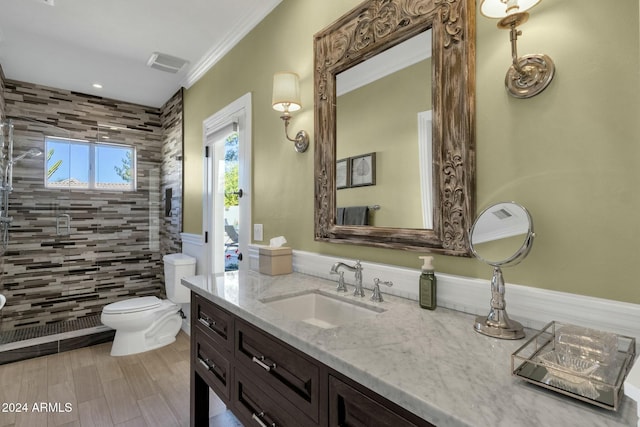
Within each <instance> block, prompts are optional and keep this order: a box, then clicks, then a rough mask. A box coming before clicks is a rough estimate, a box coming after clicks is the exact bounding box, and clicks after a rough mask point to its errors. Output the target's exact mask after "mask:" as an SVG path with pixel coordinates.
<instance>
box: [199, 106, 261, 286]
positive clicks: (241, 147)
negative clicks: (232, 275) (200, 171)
mask: <svg viewBox="0 0 640 427" xmlns="http://www.w3.org/2000/svg"><path fill="white" fill-rule="evenodd" d="M203 125H204V137H203V143H204V154H205V157H204V163H205V164H204V170H205V174H204V175H205V185H204V188H205V200H204V204H203V211H204V212H203V230H204V239H205V246H206V252H207V260H208V262H207V263H206V264H207V265H206V270H207V271H206V272H207V274H216V273H223V272H228V271H238V270H246V269H248V262H247V261H246V260H244V255H243V254H246V253H247V246H248V244H249V230H250V226H249V225H250V224H251V94H250V93H249V94H246V95H244V96H243V97H241V98H239V99H238V100H236V101H234V102H232V103H231V104H229V105H228V106H226V107H225V108H223V109H222V110H220V111H218V112H217V113H216V114H214V115H213V116H211V117H209V118H208V119H206V120H205V121H204V123H203Z"/></svg>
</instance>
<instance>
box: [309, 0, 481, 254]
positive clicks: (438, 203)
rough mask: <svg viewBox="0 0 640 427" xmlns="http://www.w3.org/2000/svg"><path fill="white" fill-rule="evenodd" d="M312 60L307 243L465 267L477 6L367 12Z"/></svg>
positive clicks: (344, 20) (401, 4)
mask: <svg viewBox="0 0 640 427" xmlns="http://www.w3.org/2000/svg"><path fill="white" fill-rule="evenodd" d="M314 50H315V61H314V66H315V70H314V85H315V138H314V141H315V239H316V240H320V241H328V242H334V243H352V244H361V245H369V246H378V247H387V248H399V249H409V250H419V251H425V249H427V250H428V251H429V252H439V253H443V254H448V255H459V256H469V255H470V251H469V241H468V233H467V230H468V229H469V227H470V225H471V222H472V219H473V212H474V184H475V178H474V175H475V147H474V144H475V141H474V139H475V1H474V0H447V1H440V0H368V1H365V2H363V3H362V4H360V5H359V6H357V7H356V8H354V9H353V10H351V11H350V12H348V13H347V14H345V15H344V16H342V17H341V18H340V19H338V20H337V21H336V22H335V23H333V24H331V25H330V26H329V27H327V28H326V29H324V30H322V31H321V32H320V33H318V34H316V35H315V38H314ZM399 51H401V52H402V53H401V54H400V56H394V55H396V52H399ZM389 55H391V56H389ZM371 64H373V66H371ZM363 70H364V71H363ZM371 70H374V71H373V72H371ZM349 207H356V208H361V207H368V208H369V213H368V217H366V218H367V220H365V221H364V222H362V223H357V224H353V223H350V222H349V223H348V222H344V223H343V222H342V221H341V220H338V212H340V211H343V210H344V209H345V208H349ZM365 215H366V214H365Z"/></svg>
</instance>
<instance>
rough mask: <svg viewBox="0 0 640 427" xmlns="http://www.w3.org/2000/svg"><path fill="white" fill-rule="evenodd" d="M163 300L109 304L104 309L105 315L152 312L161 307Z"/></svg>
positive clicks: (136, 300) (142, 299)
mask: <svg viewBox="0 0 640 427" xmlns="http://www.w3.org/2000/svg"><path fill="white" fill-rule="evenodd" d="M161 303H162V300H161V299H159V298H157V297H140V298H129V299H126V300H123V301H118V302H114V303H111V304H107V305H105V306H104V308H103V309H102V312H103V313H111V314H113V313H120V314H122V313H134V312H136V311H145V310H151V309H154V308H156V307H159V306H160V304H161Z"/></svg>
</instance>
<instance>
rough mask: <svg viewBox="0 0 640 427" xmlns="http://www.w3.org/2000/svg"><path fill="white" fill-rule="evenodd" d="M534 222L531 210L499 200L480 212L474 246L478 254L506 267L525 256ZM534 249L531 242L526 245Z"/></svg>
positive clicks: (475, 252)
mask: <svg viewBox="0 0 640 427" xmlns="http://www.w3.org/2000/svg"><path fill="white" fill-rule="evenodd" d="M530 231H531V221H530V219H529V215H528V214H527V211H526V210H524V208H522V207H521V206H519V205H517V204H515V203H497V204H495V205H493V206H491V207H490V208H488V209H487V210H486V211H485V213H484V214H482V215H480V216H479V217H478V219H477V220H476V222H475V224H474V226H473V232H472V233H471V245H472V247H473V250H474V254H475V255H476V257H478V258H479V259H481V260H483V261H484V262H486V263H487V264H490V265H494V266H495V265H500V266H504V265H506V264H510V263H512V262H515V261H516V260H515V259H513V258H514V256H517V257H516V259H517V260H521V259H522V258H523V257H522V256H521V255H520V250H521V248H523V246H525V243H527V239H528V238H529V234H530ZM526 247H527V248H530V247H531V246H530V245H526Z"/></svg>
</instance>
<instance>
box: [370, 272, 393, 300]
mask: <svg viewBox="0 0 640 427" xmlns="http://www.w3.org/2000/svg"><path fill="white" fill-rule="evenodd" d="M380 285H385V286H389V287H391V286H393V282H391V281H386V282H383V281H381V280H380V279H378V278H377V277H376V278H375V279H373V294H372V295H371V301H374V302H383V301H384V298H382V292H380Z"/></svg>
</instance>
